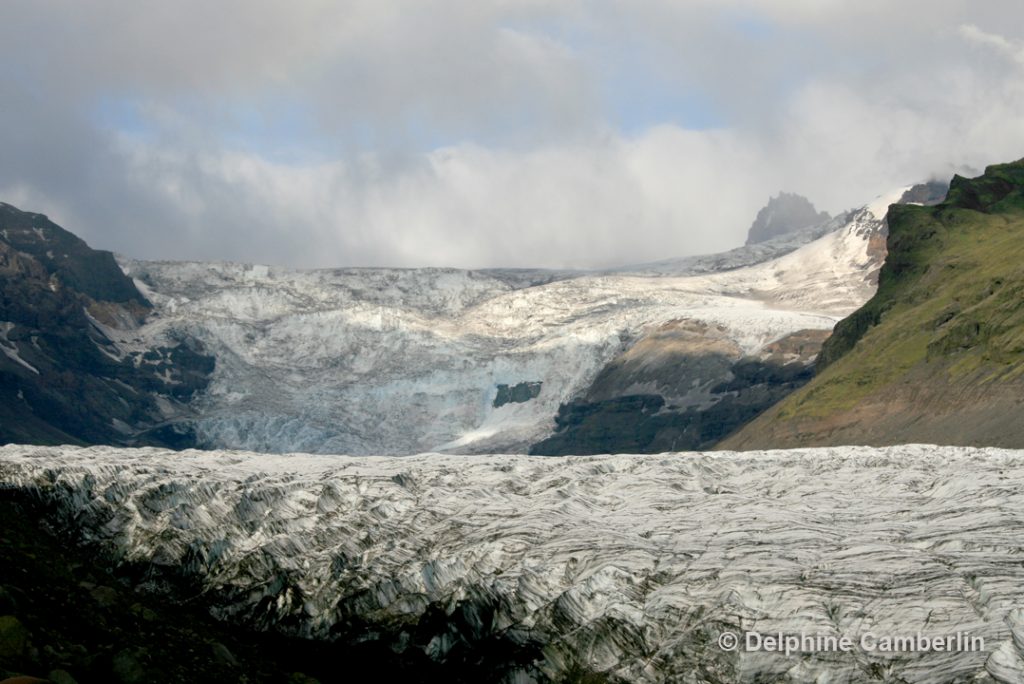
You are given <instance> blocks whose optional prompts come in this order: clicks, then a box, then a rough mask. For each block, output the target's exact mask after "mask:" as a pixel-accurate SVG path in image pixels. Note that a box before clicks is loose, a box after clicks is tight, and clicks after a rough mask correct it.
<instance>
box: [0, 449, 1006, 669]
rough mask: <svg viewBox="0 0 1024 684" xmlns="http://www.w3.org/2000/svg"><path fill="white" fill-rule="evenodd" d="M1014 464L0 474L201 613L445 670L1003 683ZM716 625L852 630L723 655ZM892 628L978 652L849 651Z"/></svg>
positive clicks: (192, 455)
mask: <svg viewBox="0 0 1024 684" xmlns="http://www.w3.org/2000/svg"><path fill="white" fill-rule="evenodd" d="M1022 481H1024V452H1020V451H1006V450H998V449H968V448H952V447H929V446H902V447H891V448H884V449H872V448H867V447H863V448H861V447H858V448H834V449H807V450H798V451H789V452H785V451H778V452H749V453H744V454H735V453H719V454H665V455H659V456H604V457H574V458H565V459H551V458H540V457H528V456H472V457H471V456H452V455H441V454H432V455H422V456H412V457H407V458H383V457H359V458H352V457H330V456H311V455H288V456H268V455H265V454H247V453H227V452H180V453H178V452H168V451H161V450H157V449H139V450H129V449H115V448H109V447H95V448H91V449H76V448H41V447H22V446H7V447H3V448H0V482H2V483H3V486H4V487H7V488H9V489H15V490H21V491H27V492H31V493H33V494H34V495H41V496H42V497H43V499H44V500H46V501H50V502H52V503H53V504H55V509H54V510H55V512H56V514H55V519H56V520H63V521H64V522H65V523H67V524H68V525H70V526H71V527H72V528H73V529H75V530H78V531H79V533H80V534H81V536H82V537H83V538H84V539H87V540H91V541H95V542H100V543H103V544H109V545H110V546H111V547H112V548H114V549H116V550H117V552H118V554H119V556H120V558H121V560H122V561H124V562H134V563H141V564H144V565H146V566H147V567H151V568H152V567H153V565H155V566H156V567H157V568H164V569H165V570H166V572H168V573H171V575H173V574H174V573H177V572H179V571H180V572H184V573H185V574H186V575H188V576H189V577H191V578H192V579H196V580H198V581H199V582H200V583H201V585H202V587H203V588H204V591H205V599H204V600H205V601H206V602H207V603H208V604H209V605H211V606H212V607H213V611H214V613H215V614H216V615H218V616H220V617H224V618H230V619H236V620H241V621H244V622H247V623H250V624H255V625H258V626H262V627H266V628H278V629H281V630H284V631H286V632H291V633H296V634H301V635H305V636H309V637H314V638H338V639H342V640H347V639H359V638H364V639H365V638H376V639H379V640H382V641H384V642H386V643H388V644H389V645H391V647H392V648H395V649H396V650H398V651H402V650H404V649H422V650H423V651H424V652H426V653H427V654H428V655H430V656H431V657H433V658H435V659H437V660H439V661H444V662H446V663H448V664H451V665H454V664H456V662H457V661H458V660H459V659H470V660H471V659H474V658H490V659H492V660H493V659H498V660H497V661H495V663H492V664H494V665H495V666H496V667H498V668H499V669H504V672H505V674H506V675H507V676H506V678H505V679H504V681H517V682H529V681H534V680H544V679H546V678H552V679H555V680H559V679H565V678H566V677H568V676H569V673H573V674H572V676H573V677H577V678H579V677H582V676H583V675H585V674H586V673H602V674H604V675H606V676H607V677H608V681H628V682H766V681H772V682H870V681H902V682H935V683H940V682H951V681H975V682H992V681H999V682H1019V681H1021V678H1022V677H1024V660H1022V649H1024V564H1022V563H1021V562H1020V549H1021V543H1020V513H1019V512H1020V511H1022V510H1024V487H1022V485H1021V482H1022ZM151 564H153V565H151ZM132 576H134V577H148V578H151V579H152V578H154V577H156V578H159V577H160V576H161V574H160V572H157V573H156V574H153V573H152V572H150V573H135V574H133V575H132ZM727 631H728V632H732V633H735V634H737V635H739V636H740V637H741V639H742V638H743V635H744V633H746V632H751V631H753V632H759V633H762V634H776V633H779V632H781V633H783V634H786V635H799V634H801V633H803V634H807V635H812V636H813V635H819V636H822V637H830V636H831V637H838V636H847V637H849V638H850V639H851V640H852V641H853V643H854V644H857V646H856V647H854V648H852V649H851V650H849V651H848V652H818V653H792V654H790V655H788V656H787V655H785V654H783V653H768V652H764V651H757V652H753V651H751V652H748V651H746V650H745V649H744V648H743V647H741V648H740V649H739V650H736V651H728V650H722V649H721V648H719V646H718V645H717V644H718V639H719V638H720V635H721V634H723V633H724V632H727ZM918 633H920V634H922V635H925V636H927V637H947V636H950V635H956V634H958V633H964V634H967V635H968V637H970V638H974V639H981V640H982V641H983V648H982V647H979V646H980V645H979V644H978V643H977V642H973V643H974V644H975V648H974V650H968V651H963V650H961V651H956V650H954V651H936V650H929V651H926V652H915V651H907V650H903V651H900V652H884V651H880V650H875V651H872V650H868V649H865V648H863V647H861V646H860V644H861V641H860V640H861V638H863V637H864V635H866V634H868V635H872V636H873V638H875V639H876V640H877V639H879V638H882V637H896V636H901V637H902V636H911V637H913V636H915V635H917V634H918ZM374 635H375V636H374ZM523 654H527V656H528V657H526V658H525V659H523ZM504 657H507V658H508V662H501V661H500V659H501V658H504ZM517 658H518V659H519V660H518V662H513V661H514V660H516V659H517ZM495 681H497V680H495Z"/></svg>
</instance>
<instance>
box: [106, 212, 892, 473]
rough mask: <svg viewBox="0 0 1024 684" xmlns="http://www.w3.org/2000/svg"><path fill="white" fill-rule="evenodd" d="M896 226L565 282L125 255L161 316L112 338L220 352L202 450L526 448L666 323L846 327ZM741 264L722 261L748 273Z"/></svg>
mask: <svg viewBox="0 0 1024 684" xmlns="http://www.w3.org/2000/svg"><path fill="white" fill-rule="evenodd" d="M876 211H878V210H877V209H876ZM880 225H881V217H880V216H879V215H876V214H874V213H872V212H871V211H870V210H868V209H863V210H860V211H859V212H851V213H850V214H848V215H846V216H845V217H844V218H843V219H842V220H837V222H836V223H835V225H830V226H829V227H830V228H833V229H834V230H832V232H829V233H827V234H825V235H823V236H821V237H818V239H816V240H814V241H812V242H810V243H809V244H806V245H804V246H803V247H800V248H796V246H795V245H789V243H787V245H788V246H787V247H786V249H788V250H790V251H789V253H786V254H784V255H783V256H777V258H773V259H768V260H765V261H762V262H760V263H755V264H747V265H745V266H744V267H742V268H731V270H728V271H726V272H708V271H707V270H706V268H705V267H704V266H700V265H699V264H698V265H696V266H695V265H694V264H690V266H685V265H682V266H679V265H677V266H664V265H663V266H659V267H658V268H653V267H652V268H649V269H647V270H645V268H644V267H638V269H639V270H638V271H637V272H635V273H633V272H631V273H616V272H607V273H569V272H565V273H560V272H543V271H497V270H495V271H461V270H455V269H436V268H435V269H340V270H321V271H295V270H289V269H282V268H274V267H267V266H258V265H256V266H254V265H243V264H196V263H171V262H140V261H122V266H123V268H124V269H125V270H126V272H128V273H129V274H130V275H131V276H132V277H133V278H134V279H135V280H136V282H137V284H138V286H139V287H140V289H141V290H142V291H143V292H144V293H145V295H146V296H147V298H149V300H150V301H151V302H152V303H153V304H154V306H155V311H156V313H155V315H154V316H152V317H151V318H150V320H149V321H148V322H147V323H146V325H144V326H143V327H142V328H140V329H137V330H129V331H118V330H108V331H105V332H106V333H107V334H108V335H109V336H110V337H111V338H112V339H114V340H115V341H116V342H117V344H118V346H119V347H120V348H122V349H124V350H131V349H134V348H138V349H140V350H145V349H148V348H152V347H158V346H160V345H161V344H165V343H166V341H167V340H168V339H177V338H180V337H182V336H185V337H193V338H196V339H198V340H199V341H201V342H202V344H203V347H204V348H205V350H206V351H207V353H210V354H212V355H214V356H215V357H216V359H217V364H216V370H215V371H214V373H213V376H212V378H211V382H210V385H209V387H208V388H207V390H206V392H205V393H204V394H203V395H202V396H201V397H200V398H199V399H198V400H196V401H195V402H194V403H193V406H192V408H194V409H195V413H196V414H197V416H198V418H196V419H195V420H194V424H193V425H194V428H195V431H196V434H197V436H198V438H199V440H200V443H201V444H202V445H203V446H208V447H211V448H234V449H250V450H254V451H267V452H287V451H306V452H316V453H350V454H412V453H419V452H423V451H456V452H484V453H486V452H488V451H498V450H500V451H526V450H527V448H528V447H529V446H530V445H531V444H533V443H535V442H537V441H539V440H541V439H543V438H544V437H546V436H548V435H549V434H550V432H551V431H552V429H553V428H554V416H555V415H556V413H557V412H558V408H559V406H560V405H561V404H563V403H565V402H568V401H570V400H571V399H572V398H574V397H576V396H578V395H579V394H580V393H581V392H583V391H584V390H585V389H586V388H587V387H588V386H589V385H590V384H591V383H592V382H593V380H594V378H595V377H597V375H598V373H599V372H600V371H601V369H602V368H603V367H604V366H605V365H606V364H607V363H608V362H609V361H611V360H612V359H613V358H614V357H615V356H616V355H618V354H620V353H621V352H622V351H624V350H625V349H626V348H628V347H629V346H630V345H631V344H632V343H633V342H635V341H636V340H637V339H639V338H640V337H642V336H643V335H644V334H645V333H646V332H648V331H650V330H653V329H654V328H656V327H657V326H660V325H662V324H664V323H666V322H670V321H679V320H689V321H696V322H702V323H706V324H709V325H714V326H717V327H720V328H721V329H722V330H723V331H724V333H725V334H726V335H727V336H729V337H730V338H731V339H733V340H734V341H735V343H736V344H737V345H738V346H739V347H741V348H742V349H743V350H744V351H745V352H746V353H756V352H757V351H758V350H759V349H761V348H763V347H764V346H765V345H766V344H769V343H771V342H773V341H775V340H777V339H779V338H781V337H783V336H785V335H788V334H790V333H793V332H796V331H799V330H806V329H815V330H828V329H831V328H832V327H833V325H834V324H835V322H836V321H837V320H838V319H839V318H842V317H843V316H845V315H846V314H848V313H850V312H851V311H853V310H854V309H856V308H857V307H858V306H860V305H861V304H862V303H863V302H864V301H866V300H867V299H868V298H869V297H870V296H871V294H872V293H873V291H874V283H873V281H872V280H871V278H870V277H869V275H870V273H869V271H870V270H871V268H872V259H871V257H870V256H869V254H868V244H869V240H870V237H871V230H873V229H874V230H877V229H878V228H879V226H880ZM779 249H780V251H785V250H783V249H782V248H781V247H780V248H779ZM734 258H735V259H739V261H731V260H726V261H725V262H722V263H718V262H717V261H716V262H714V263H713V264H712V266H713V267H714V268H719V269H721V268H730V267H731V266H735V265H736V264H741V265H742V264H744V263H745V262H744V260H743V259H744V258H746V257H743V258H740V257H739V256H736V255H733V257H730V259H734ZM700 263H701V264H703V263H704V262H700ZM709 263H710V262H709ZM715 264H717V265H715ZM698 266H699V267H698ZM705 266H707V265H706V264H705ZM712 266H708V268H711V267H712ZM673 268H675V269H676V270H675V271H672V269H673ZM666 269H668V270H666ZM534 381H540V382H542V388H541V390H540V393H539V394H538V396H537V397H535V398H533V399H531V400H530V401H527V402H524V403H522V404H505V405H501V406H497V407H496V406H494V404H495V402H494V399H495V397H496V393H497V391H498V390H497V388H498V385H502V384H504V385H510V386H514V385H516V384H518V383H522V382H534Z"/></svg>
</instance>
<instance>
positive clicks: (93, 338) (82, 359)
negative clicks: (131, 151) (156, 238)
mask: <svg viewBox="0 0 1024 684" xmlns="http://www.w3.org/2000/svg"><path fill="white" fill-rule="evenodd" d="M149 315H151V306H150V303H149V302H148V301H147V300H146V298H145V297H144V296H143V295H142V293H140V292H139V290H138V289H137V288H136V286H135V284H134V283H133V282H132V280H131V279H130V278H128V277H127V276H125V274H124V273H123V272H122V271H121V269H120V267H119V266H118V265H117V262H116V260H115V259H114V256H113V255H112V254H111V253H110V252H105V251H100V250H94V249H92V248H90V247H89V246H88V245H87V244H86V243H85V242H83V241H82V240H81V239H79V238H78V237H76V236H74V235H72V234H71V233H69V232H68V231H66V230H64V229H63V228H61V227H60V226H58V225H56V224H54V223H53V222H52V221H50V220H49V219H48V218H47V217H46V216H44V215H42V214H35V213H29V212H23V211H19V210H18V209H16V208H14V207H12V206H10V205H9V204H2V203H0V352H2V353H0V443H7V442H22V443H31V444H59V443H72V444H124V445H158V446H172V447H185V446H192V445H193V443H194V440H193V438H192V436H191V434H190V432H189V430H188V429H187V428H183V427H181V426H180V425H179V423H178V422H177V419H178V418H180V417H181V416H183V415H186V414H187V413H188V410H187V407H186V403H187V402H188V400H189V399H191V397H192V396H193V395H194V393H195V392H197V391H199V390H201V389H203V388H204V387H205V386H206V384H207V382H208V380H207V378H208V375H209V373H210V372H211V371H212V370H213V359H212V358H210V357H208V356H206V355H205V354H204V353H203V349H202V347H201V345H199V344H198V343H197V342H196V341H194V340H191V339H188V338H184V337H183V338H182V339H180V340H178V341H176V342H175V343H174V344H171V345H168V346H167V347H163V348H157V349H134V350H122V349H119V348H118V347H117V345H116V344H115V343H114V342H112V341H111V339H110V338H109V336H108V335H107V333H106V332H105V331H109V330H111V329H121V330H125V329H131V328H133V327H135V326H137V325H138V324H139V323H140V322H142V321H143V320H144V319H145V318H146V317H147V316H149Z"/></svg>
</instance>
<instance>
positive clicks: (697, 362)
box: [530, 321, 828, 456]
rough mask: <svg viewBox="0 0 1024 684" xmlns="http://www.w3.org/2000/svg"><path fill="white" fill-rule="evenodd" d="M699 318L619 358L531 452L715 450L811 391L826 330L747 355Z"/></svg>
mask: <svg viewBox="0 0 1024 684" xmlns="http://www.w3.org/2000/svg"><path fill="white" fill-rule="evenodd" d="M724 333H725V331H724V330H721V329H717V328H715V327H714V326H709V325H707V324H704V323H698V322H695V321H674V322H671V323H666V324H664V325H662V326H660V327H659V328H658V329H656V330H655V331H653V332H651V333H650V334H648V335H647V336H645V337H643V338H641V339H640V340H639V341H638V342H637V343H636V344H634V345H633V346H632V347H630V348H629V349H627V350H626V351H625V352H624V353H622V354H621V355H620V356H618V357H617V358H616V359H614V360H613V361H612V362H611V363H609V364H608V365H607V366H605V368H604V369H603V370H602V371H601V373H600V374H599V375H598V376H597V378H596V379H595V381H594V383H593V384H592V385H591V386H590V388H589V390H588V391H587V392H586V394H585V395H583V396H582V397H579V398H577V399H575V400H573V401H571V402H568V403H566V404H563V405H562V406H561V407H560V409H559V412H558V415H557V416H556V417H555V431H554V434H552V435H551V436H550V437H548V438H547V439H545V440H543V441H541V442H538V443H537V444H534V445H533V446H532V447H531V448H530V453H531V454H541V455H548V456H556V455H566V454H602V453H660V452H665V451H686V450H699V449H704V448H708V447H710V446H712V445H714V444H716V443H717V442H718V441H719V440H721V439H722V438H723V437H725V436H726V435H728V434H730V433H732V432H733V431H734V430H736V429H737V428H738V427H739V426H741V425H743V424H745V423H747V422H749V421H750V420H752V419H753V418H754V417H756V416H757V415H758V414H760V413H761V412H762V411H764V410H765V409H767V408H768V407H769V406H771V405H773V404H775V403H776V402H778V401H779V400H780V399H781V398H783V397H784V396H786V395H787V394H789V393H790V392H792V391H793V390H795V389H796V388H798V387H800V386H802V385H803V384H804V383H806V382H807V381H808V380H810V378H811V375H812V367H813V363H814V359H815V358H816V356H817V354H818V351H819V349H820V347H821V344H822V342H823V341H824V339H825V338H826V337H827V336H828V332H827V331H824V330H802V331H799V332H796V333H793V334H791V335H787V336H785V337H783V338H782V339H780V340H777V341H775V342H772V343H770V344H768V345H766V346H765V347H763V348H762V349H761V350H760V351H759V352H758V353H757V354H753V355H751V354H745V353H743V351H742V350H741V349H740V347H739V346H738V345H737V344H736V343H735V342H734V341H733V340H732V339H730V338H729V337H728V336H727V335H725V334H724Z"/></svg>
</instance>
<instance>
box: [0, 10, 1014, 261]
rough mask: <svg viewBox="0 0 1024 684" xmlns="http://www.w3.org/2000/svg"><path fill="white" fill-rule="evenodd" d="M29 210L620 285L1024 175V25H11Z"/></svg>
mask: <svg viewBox="0 0 1024 684" xmlns="http://www.w3.org/2000/svg"><path fill="white" fill-rule="evenodd" d="M0 88H2V91H0V92H2V97H0V201H6V202H8V203H10V204H14V205H15V206H17V207H19V208H21V209H24V210H28V211H37V212H41V213H45V214H47V215H48V216H50V218H51V219H53V220H54V221H56V222H58V223H60V224H61V225H63V226H64V227H66V228H67V229H69V230H71V231H72V232H74V233H76V234H78V235H79V236H81V237H82V238H84V239H85V240H87V241H88V242H89V243H90V244H91V245H92V246H94V247H97V248H102V249H109V250H113V251H115V252H117V253H120V254H124V255H126V256H130V257H135V258H145V259H176V260H223V261H242V262H259V263H269V264H279V265H286V266H294V267H335V266H401V267H413V266H453V267H460V268H482V267H502V266H504V267H552V268H564V267H572V268H600V267H605V266H611V265H620V264H627V263H639V262H644V261H651V260H657V259H664V258H669V257H677V256H686V255H691V254H701V253H711V252H716V251H722V250H726V249H730V248H732V247H735V246H738V245H740V244H742V243H743V241H744V239H745V236H746V230H747V228H748V227H749V225H750V223H751V221H752V220H753V218H754V216H755V215H756V213H757V210H758V209H759V208H760V207H761V206H763V205H764V204H765V203H766V202H767V200H768V198H769V197H771V196H772V195H775V194H777V193H778V192H780V191H787V192H797V193H800V194H803V195H805V196H806V197H808V198H809V199H810V200H811V201H812V202H814V203H815V205H816V206H817V207H818V208H819V209H824V210H826V211H829V212H831V213H833V214H834V213H836V212H839V211H842V210H845V209H849V208H853V207H856V206H860V205H862V204H865V203H867V202H869V201H871V200H872V199H874V198H875V197H876V196H878V195H880V194H882V193H885V192H887V191H890V190H891V189H893V188H896V187H899V186H902V185H908V184H912V183H915V182H920V181H924V180H928V179H930V178H933V177H937V178H946V179H948V178H949V177H950V176H951V175H952V174H953V173H954V172H960V173H968V172H969V171H968V170H972V169H973V170H977V171H980V170H981V169H983V168H984V167H985V166H986V165H987V164H991V163H999V162H1004V161H1011V160H1015V159H1018V158H1021V157H1024V116H1022V113H1024V4H1022V3H1020V2H1019V0H985V1H984V2H979V1H978V0H970V1H967V0H964V1H961V0H900V2H892V1H891V0H887V1H886V2H881V1H879V0H856V1H854V0H592V1H588V0H561V1H559V2H553V1H548V0H432V1H431V2H426V1H424V0H292V1H291V2H288V3H284V2H277V1H270V0H217V1H215V2H211V1H210V0H176V2H173V3H169V2H164V1H160V2H158V1H156V0H90V2H88V3H83V2H81V1H80V0H4V2H3V3H2V4H0Z"/></svg>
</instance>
